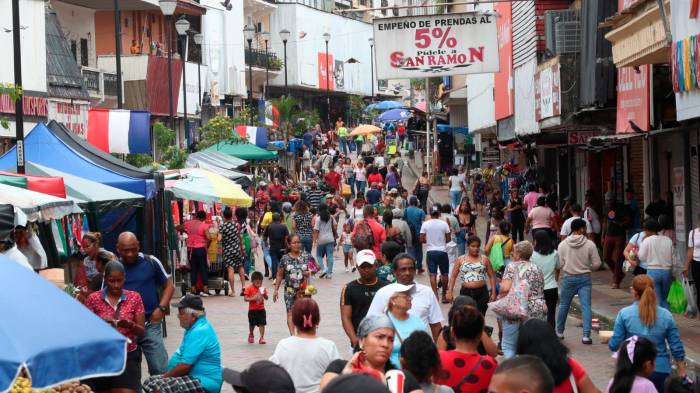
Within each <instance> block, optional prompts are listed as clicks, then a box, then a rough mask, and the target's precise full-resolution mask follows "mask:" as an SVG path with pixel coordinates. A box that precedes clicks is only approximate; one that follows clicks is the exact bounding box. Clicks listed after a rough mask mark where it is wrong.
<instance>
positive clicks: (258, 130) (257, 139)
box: [236, 126, 268, 149]
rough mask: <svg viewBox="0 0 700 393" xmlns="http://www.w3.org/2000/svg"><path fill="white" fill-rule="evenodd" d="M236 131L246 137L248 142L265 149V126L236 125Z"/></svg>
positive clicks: (266, 142)
mask: <svg viewBox="0 0 700 393" xmlns="http://www.w3.org/2000/svg"><path fill="white" fill-rule="evenodd" d="M236 133H238V135H240V136H241V137H243V138H248V142H250V143H252V144H254V145H256V146H258V147H262V148H263V149H267V144H268V141H267V128H265V127H251V126H237V127H236Z"/></svg>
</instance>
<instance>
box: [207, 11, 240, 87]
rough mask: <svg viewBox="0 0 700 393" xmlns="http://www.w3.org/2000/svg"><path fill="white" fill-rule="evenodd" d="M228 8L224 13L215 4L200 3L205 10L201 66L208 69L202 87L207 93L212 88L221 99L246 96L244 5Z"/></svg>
mask: <svg viewBox="0 0 700 393" xmlns="http://www.w3.org/2000/svg"><path fill="white" fill-rule="evenodd" d="M231 4H232V5H233V8H232V9H231V11H226V10H225V9H224V8H223V7H222V6H221V4H220V2H219V1H218V0H202V1H201V5H202V6H204V7H207V13H206V15H204V16H202V31H203V34H204V48H203V50H204V59H203V63H204V64H207V65H208V66H209V67H208V71H207V78H206V81H205V82H203V83H206V84H207V85H208V86H209V88H210V89H211V87H212V84H215V85H216V88H218V91H219V94H220V96H221V98H222V99H223V95H224V94H229V95H237V96H245V94H246V79H245V77H244V76H243V72H244V70H245V57H244V37H243V33H242V31H243V27H244V25H245V23H244V13H243V3H242V2H237V1H232V2H231ZM207 90H209V89H207Z"/></svg>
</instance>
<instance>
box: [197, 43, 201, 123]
mask: <svg viewBox="0 0 700 393" xmlns="http://www.w3.org/2000/svg"><path fill="white" fill-rule="evenodd" d="M200 48H201V46H200ZM199 53H200V54H199V62H197V105H199V126H200V127H201V126H202V54H201V53H202V52H201V49H200V52H199Z"/></svg>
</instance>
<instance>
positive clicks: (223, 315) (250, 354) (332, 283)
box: [143, 171, 614, 392]
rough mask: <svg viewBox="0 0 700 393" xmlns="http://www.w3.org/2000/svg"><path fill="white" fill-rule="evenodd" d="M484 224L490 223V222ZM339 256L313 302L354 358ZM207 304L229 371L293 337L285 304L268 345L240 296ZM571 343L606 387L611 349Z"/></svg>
mask: <svg viewBox="0 0 700 393" xmlns="http://www.w3.org/2000/svg"><path fill="white" fill-rule="evenodd" d="M404 182H405V184H409V183H410V182H415V177H414V176H413V175H412V174H411V172H410V171H405V172H404ZM433 198H434V201H435V202H446V201H447V199H445V198H443V197H442V196H441V195H440V193H438V192H435V193H434V195H433ZM481 225H485V222H484V223H482V224H481ZM335 258H336V259H335V260H336V262H335V268H334V276H333V279H331V280H326V279H315V280H313V284H314V285H315V286H316V287H317V288H318V294H317V295H316V296H314V299H315V300H316V301H317V302H318V303H319V306H320V309H321V324H320V327H319V331H318V334H319V335H320V336H322V337H326V338H328V339H330V340H333V341H334V342H335V343H336V345H337V346H338V349H339V350H340V353H341V355H343V356H344V357H346V358H349V357H350V347H349V343H348V340H347V338H346V336H345V332H344V331H343V328H342V325H341V322H340V306H339V304H340V303H339V299H340V291H341V289H342V287H343V285H344V284H345V283H347V282H349V281H351V280H354V279H356V278H357V274H356V273H355V274H352V273H346V272H345V269H344V267H343V262H342V255H341V254H340V253H339V252H337V253H336V255H335ZM258 261H260V259H258ZM257 266H258V268H259V270H260V269H261V268H262V265H261V264H260V262H258V265H257ZM417 281H418V282H420V283H423V284H426V285H428V277H427V275H420V276H418V277H417ZM264 285H265V287H266V288H267V289H268V290H271V289H272V281H269V280H267V279H266V280H265V284H264ZM178 292H179V291H178ZM239 292H240V288H239V286H238V282H237V283H236V293H239ZM204 302H205V307H206V309H207V315H208V318H209V319H210V321H211V323H212V324H213V326H214V328H215V329H216V332H217V334H218V337H219V340H220V342H221V348H222V363H223V366H224V367H228V368H233V369H244V368H245V367H247V366H248V365H249V364H251V363H252V362H254V361H257V360H262V359H267V358H269V357H270V355H271V354H272V352H273V351H274V348H275V345H276V343H277V342H278V341H279V340H280V339H282V338H285V337H287V336H288V332H287V327H286V317H285V308H284V304H283V303H282V302H281V300H280V302H278V303H273V302H272V301H268V302H267V303H266V308H267V322H268V326H267V332H266V340H267V342H268V344H266V345H260V344H257V337H258V333H257V330H256V332H255V335H256V344H248V342H247V336H248V320H247V304H246V303H245V302H244V301H243V299H242V298H241V297H238V296H237V297H235V298H228V297H224V296H214V297H209V298H206V299H204ZM442 308H443V313H444V315H447V311H448V309H449V307H448V305H442ZM487 324H489V325H491V326H496V321H495V318H494V315H493V314H492V313H490V312H489V313H488V314H487ZM577 325H580V321H577V320H575V319H573V318H572V319H570V321H569V325H568V326H569V327H570V328H569V330H568V331H569V332H575V331H576V329H577V328H576V326H577ZM167 328H168V337H167V338H166V347H167V349H168V353H169V354H172V353H173V352H174V351H175V350H176V349H177V347H178V345H179V343H180V341H181V339H182V335H183V329H182V328H180V327H179V325H178V321H177V318H175V317H174V316H172V315H171V316H169V317H168V318H167ZM494 334H496V333H494ZM566 344H567V345H568V346H569V348H570V349H571V352H572V356H574V357H575V358H576V359H577V360H579V361H580V362H581V363H582V364H583V365H584V367H585V368H586V370H587V371H588V373H589V375H590V376H591V378H592V379H593V381H594V383H595V384H596V385H597V386H598V387H600V388H601V389H602V388H604V387H605V386H606V384H607V382H608V380H609V379H610V377H611V376H612V372H613V370H614V360H613V359H612V358H611V357H610V352H609V351H608V349H607V347H606V346H605V345H601V344H599V341H598V340H596V344H594V345H592V346H584V345H583V344H581V343H580V341H579V339H578V336H576V337H574V335H573V334H571V340H567V341H566ZM143 365H144V374H143V375H144V377H145V376H146V375H147V373H146V371H145V362H143ZM222 391H224V392H232V389H231V387H230V386H226V385H225V386H224V388H223V390H222Z"/></svg>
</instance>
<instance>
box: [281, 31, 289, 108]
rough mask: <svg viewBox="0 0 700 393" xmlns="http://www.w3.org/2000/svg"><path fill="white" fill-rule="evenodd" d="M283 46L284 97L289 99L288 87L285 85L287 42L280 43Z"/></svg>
mask: <svg viewBox="0 0 700 393" xmlns="http://www.w3.org/2000/svg"><path fill="white" fill-rule="evenodd" d="M282 43H283V44H284V95H285V96H287V97H289V86H288V85H287V40H284V41H282Z"/></svg>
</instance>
